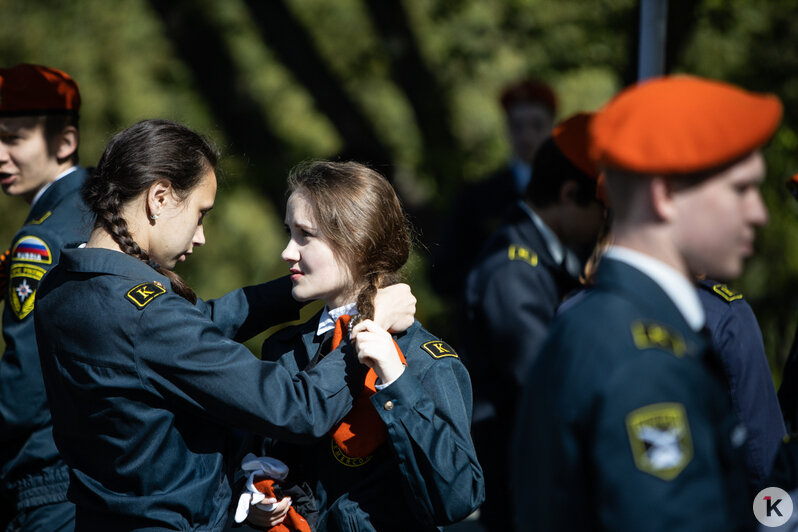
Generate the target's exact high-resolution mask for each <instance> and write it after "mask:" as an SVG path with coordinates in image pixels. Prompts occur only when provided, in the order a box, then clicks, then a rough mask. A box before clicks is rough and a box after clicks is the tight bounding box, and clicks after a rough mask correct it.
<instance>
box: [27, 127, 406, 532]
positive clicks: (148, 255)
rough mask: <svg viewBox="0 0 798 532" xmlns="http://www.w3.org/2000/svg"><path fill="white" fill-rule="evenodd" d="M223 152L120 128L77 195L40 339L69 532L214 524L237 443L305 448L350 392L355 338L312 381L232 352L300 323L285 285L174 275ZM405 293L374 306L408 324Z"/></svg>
mask: <svg viewBox="0 0 798 532" xmlns="http://www.w3.org/2000/svg"><path fill="white" fill-rule="evenodd" d="M217 158H218V156H217V152H216V149H215V148H214V146H213V145H212V144H211V143H210V142H209V141H208V140H206V139H204V138H203V137H202V136H200V135H198V134H197V133H195V132H194V131H192V130H190V129H188V128H186V127H185V126H182V125H180V124H176V123H174V122H169V121H165V120H146V121H143V122H139V123H137V124H135V125H133V126H131V127H130V128H128V129H126V130H124V131H122V132H121V133H119V134H117V135H116V136H115V137H114V138H113V139H112V140H111V142H110V143H109V144H108V146H107V148H106V150H105V152H104V153H103V155H102V157H101V159H100V162H99V164H98V167H97V171H96V173H95V174H94V175H93V176H91V177H90V178H89V179H88V180H87V181H86V183H85V186H84V190H83V192H84V199H85V202H86V204H87V205H88V206H89V208H90V209H91V210H92V211H93V213H94V214H95V216H96V220H97V221H96V225H95V227H94V230H93V232H92V233H91V236H90V238H89V240H88V242H87V243H86V244H85V245H84V246H80V247H74V246H73V247H69V246H68V247H66V248H64V250H63V252H62V254H61V260H60V262H59V264H58V265H57V266H55V267H54V268H53V269H52V270H50V272H49V273H48V275H47V276H46V278H45V279H44V280H43V281H42V283H41V285H40V288H39V292H38V294H37V305H36V310H35V324H36V331H37V342H38V345H39V352H40V358H41V363H42V370H43V374H44V380H45V385H46V388H47V396H48V399H49V402H50V406H51V410H52V417H53V436H54V438H55V442H56V444H57V446H58V448H59V450H60V451H61V454H62V456H63V458H64V461H65V462H66V463H67V465H68V466H69V468H70V486H69V492H68V497H69V499H70V500H71V501H72V502H74V503H75V504H76V505H77V517H76V530H92V531H93V530H133V529H136V530H138V529H173V530H222V529H223V528H224V527H225V526H226V523H227V521H228V512H229V507H230V504H231V500H232V498H231V497H232V488H231V483H232V474H233V472H234V467H233V466H234V464H237V463H238V462H239V460H240V457H239V456H238V455H237V450H238V449H237V448H238V446H239V444H240V437H238V436H236V434H241V433H243V432H246V431H249V432H254V433H257V434H261V435H264V436H266V435H268V436H274V437H280V438H284V439H286V440H289V441H296V442H301V441H312V439H313V438H317V437H319V436H321V435H323V434H325V433H326V432H327V431H328V430H330V429H331V428H332V427H333V426H334V425H335V424H336V423H338V422H339V421H340V420H341V418H342V417H343V416H344V415H345V414H346V412H347V411H348V410H349V409H350V407H351V405H352V402H353V395H356V394H357V393H358V392H359V390H358V389H356V388H353V389H352V390H350V389H349V388H350V383H351V382H355V381H357V379H358V378H361V379H362V374H363V372H364V371H365V370H364V369H361V368H363V366H362V365H361V364H359V363H358V361H357V359H356V357H355V356H354V354H350V355H347V353H348V352H351V346H350V345H349V344H348V342H344V343H343V344H342V346H341V348H339V349H336V350H333V351H332V352H331V353H330V354H329V355H328V356H327V357H325V360H324V361H323V362H321V363H320V364H318V366H317V367H315V368H313V369H311V370H309V371H307V372H289V371H287V370H286V369H285V368H284V367H282V366H280V365H279V364H275V363H273V362H262V361H260V360H258V359H257V358H255V357H254V356H252V354H251V353H250V352H249V351H248V350H247V349H246V348H245V347H244V346H243V345H241V344H240V343H239V342H241V341H244V340H246V339H248V338H251V337H252V336H253V335H255V334H257V333H258V332H260V331H262V330H264V329H265V328H267V327H269V326H271V325H274V324H277V323H280V322H283V321H286V320H291V319H296V318H297V317H298V310H299V307H300V304H299V303H297V302H296V301H294V299H293V298H292V297H291V281H290V279H289V278H288V277H284V278H282V279H277V280H275V281H272V282H268V283H264V284H261V285H257V286H250V287H246V288H242V289H240V290H235V291H233V292H231V293H230V294H227V295H225V296H223V297H221V298H219V299H216V300H213V301H207V302H205V301H202V300H199V299H197V297H196V296H195V295H194V293H193V291H192V290H191V289H190V288H189V287H188V286H187V285H186V283H185V282H184V281H183V280H182V279H180V278H179V277H178V276H177V274H175V273H174V272H173V271H172V268H174V266H175V265H176V264H177V263H178V262H182V261H184V260H186V258H187V257H189V256H190V255H191V253H192V251H193V249H194V248H195V247H196V246H200V245H203V244H204V243H205V236H204V232H203V227H202V224H203V218H204V216H205V215H206V214H207V213H208V211H210V210H211V208H212V207H213V205H214V201H215V195H216V175H215V170H214V168H215V166H216V163H217ZM406 289H407V287H406V286H405V287H404V289H400V290H396V291H394V292H393V293H388V295H387V296H386V294H385V293H384V292H383V293H381V294H380V295H379V296H378V297H380V298H382V297H387V299H385V301H384V302H383V299H380V300H379V302H378V303H377V307H378V308H379V309H383V310H380V312H383V314H380V320H382V321H383V322H384V323H386V324H393V325H395V326H396V327H397V328H402V323H404V327H405V328H406V327H407V326H409V325H410V323H412V312H408V310H407V309H412V308H414V304H415V300H414V299H413V298H412V296H411V295H408V294H409V291H407V290H406ZM403 292H404V294H403ZM397 306H398V308H397ZM236 429H237V430H236ZM275 502H276V501H275Z"/></svg>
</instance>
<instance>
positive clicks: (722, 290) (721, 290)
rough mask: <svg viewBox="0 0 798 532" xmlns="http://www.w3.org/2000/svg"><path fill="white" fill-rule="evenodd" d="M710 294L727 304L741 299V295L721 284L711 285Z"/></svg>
mask: <svg viewBox="0 0 798 532" xmlns="http://www.w3.org/2000/svg"><path fill="white" fill-rule="evenodd" d="M712 292H713V293H714V294H717V295H718V296H719V297H720V298H722V299H725V300H726V301H728V302H729V303H731V302H732V301H735V300H737V299H742V298H743V295H742V294H741V293H739V292H735V291H734V290H732V289H731V288H729V287H728V286H726V285H725V284H723V283H715V284H713V285H712Z"/></svg>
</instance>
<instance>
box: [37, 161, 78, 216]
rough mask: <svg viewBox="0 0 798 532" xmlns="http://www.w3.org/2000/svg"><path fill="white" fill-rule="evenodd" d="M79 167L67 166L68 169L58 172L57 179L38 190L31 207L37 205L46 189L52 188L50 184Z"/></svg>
mask: <svg viewBox="0 0 798 532" xmlns="http://www.w3.org/2000/svg"><path fill="white" fill-rule="evenodd" d="M77 168H78V167H77V166H72V167H70V168H67V169H66V170H64V171H63V172H61V173H60V174H58V175H57V176H56V177H55V179H53V180H52V181H50V182H49V183H47V184H46V185H44V186H43V187H42V188H40V189H39V192H37V193H36V195H35V196H33V201H31V202H30V206H31V209H32V208H33V206H34V205H36V202H37V201H39V198H41V197H42V194H44V191H45V190H47V189H48V188H50V185H52V184H53V183H55V182H56V181H58V180H59V179H61V178H62V177H64V176H65V175H67V174H70V173H72V172H74V171H75V170H77Z"/></svg>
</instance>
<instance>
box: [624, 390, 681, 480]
mask: <svg viewBox="0 0 798 532" xmlns="http://www.w3.org/2000/svg"><path fill="white" fill-rule="evenodd" d="M626 431H627V433H628V434H629V444H630V445H631V447H632V456H633V457H634V461H635V465H636V466H637V468H638V469H639V470H641V471H644V472H646V473H649V474H651V475H654V476H655V477H659V478H661V479H662V480H672V479H674V478H676V477H677V476H678V475H679V473H681V472H682V470H683V469H684V468H685V467H686V466H687V464H689V463H690V460H692V459H693V440H692V438H691V436H690V426H689V425H688V423H687V413H686V412H685V410H684V406H683V405H681V404H680V403H656V404H653V405H648V406H644V407H642V408H638V409H637V410H634V411H632V412H630V413H629V414H628V415H627V416H626Z"/></svg>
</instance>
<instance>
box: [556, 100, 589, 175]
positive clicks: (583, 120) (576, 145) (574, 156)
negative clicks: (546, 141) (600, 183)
mask: <svg viewBox="0 0 798 532" xmlns="http://www.w3.org/2000/svg"><path fill="white" fill-rule="evenodd" d="M593 116H594V115H593V113H577V114H575V115H573V116H571V117H570V118H568V119H567V120H563V121H562V122H560V123H559V124H558V125H557V127H555V128H554V131H553V132H552V134H551V137H552V140H554V144H556V145H557V147H558V148H560V151H561V152H562V153H563V155H565V156H566V157H567V158H568V160H569V161H571V163H573V165H574V166H576V167H577V168H579V169H580V170H581V171H582V172H584V173H585V175H587V176H589V177H592V178H593V179H598V176H599V170H598V168H597V167H596V165H595V164H594V163H593V161H592V160H591V159H590V157H589V153H588V140H589V137H588V127H589V126H590V121H591V120H592V118H593Z"/></svg>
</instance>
